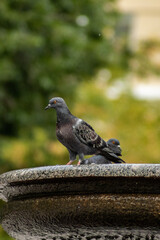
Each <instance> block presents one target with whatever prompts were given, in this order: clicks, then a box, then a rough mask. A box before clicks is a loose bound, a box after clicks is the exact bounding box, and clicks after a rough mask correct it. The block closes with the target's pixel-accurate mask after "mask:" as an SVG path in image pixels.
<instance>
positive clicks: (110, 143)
mask: <svg viewBox="0 0 160 240" xmlns="http://www.w3.org/2000/svg"><path fill="white" fill-rule="evenodd" d="M107 144H108V146H109V147H110V148H111V149H112V150H113V151H114V152H115V153H116V154H117V155H119V156H122V155H121V152H122V149H121V147H120V142H119V140H117V139H115V138H111V139H109V140H108V141H107Z"/></svg>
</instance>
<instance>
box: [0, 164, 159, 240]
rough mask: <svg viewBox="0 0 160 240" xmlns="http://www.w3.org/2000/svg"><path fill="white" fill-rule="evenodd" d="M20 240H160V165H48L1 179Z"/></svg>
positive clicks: (6, 215)
mask: <svg viewBox="0 0 160 240" xmlns="http://www.w3.org/2000/svg"><path fill="white" fill-rule="evenodd" d="M0 198H1V199H2V200H3V201H4V202H5V203H4V206H3V209H2V210H1V224H2V227H3V228H4V230H5V231H6V232H7V233H8V234H9V235H10V236H12V237H13V238H14V239H16V240H56V239H59V240H60V239H61V240H65V239H68V240H72V239H79V240H81V239H82V240H83V239H86V240H91V239H92V240H93V239H94V240H95V239H99V240H100V239H106V240H160V165H159V164H106V165H82V166H48V167H39V168H30V169H22V170H15V171H10V172H7V173H4V174H2V175H0Z"/></svg>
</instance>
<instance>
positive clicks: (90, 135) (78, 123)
mask: <svg viewBox="0 0 160 240" xmlns="http://www.w3.org/2000/svg"><path fill="white" fill-rule="evenodd" d="M50 108H54V109H55V110H56V113H57V122H56V136H57V139H58V140H59V141H60V142H61V143H62V144H63V145H64V146H65V147H66V148H67V149H68V152H69V158H70V160H69V162H68V163H67V165H70V164H72V162H73V161H75V160H76V157H77V155H78V156H79V162H78V165H80V163H81V161H83V160H84V155H93V154H96V155H98V154H100V155H102V156H105V157H106V158H107V159H108V160H110V161H112V162H115V163H120V162H121V163H122V162H124V161H123V160H122V159H121V158H120V157H119V156H117V155H116V154H115V153H114V151H113V150H112V149H111V148H109V147H108V145H107V144H106V142H105V141H104V140H103V139H102V138H101V137H100V136H99V135H98V134H97V133H96V132H95V131H94V129H93V128H92V127H91V126H90V125H89V124H88V123H86V122H85V121H83V120H82V119H80V118H77V117H75V116H74V115H72V114H71V112H70V110H69V109H68V107H67V104H66V103H65V101H64V99H63V98H60V97H54V98H52V99H51V100H50V101H49V104H48V105H47V107H46V108H45V110H47V109H50Z"/></svg>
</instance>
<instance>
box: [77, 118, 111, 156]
mask: <svg viewBox="0 0 160 240" xmlns="http://www.w3.org/2000/svg"><path fill="white" fill-rule="evenodd" d="M73 130H74V133H75V135H76V136H77V138H78V139H79V140H80V141H81V142H83V143H84V144H86V145H88V146H91V147H93V148H97V149H99V148H103V147H107V146H106V143H105V141H104V140H103V139H102V138H101V137H100V136H99V135H98V134H97V133H96V132H95V131H94V129H93V128H92V127H91V126H90V125H89V124H88V123H86V122H85V121H83V120H81V119H79V120H78V121H77V123H76V124H75V126H74V127H73ZM108 149H109V148H108ZM109 151H111V150H109ZM111 152H112V151H111Z"/></svg>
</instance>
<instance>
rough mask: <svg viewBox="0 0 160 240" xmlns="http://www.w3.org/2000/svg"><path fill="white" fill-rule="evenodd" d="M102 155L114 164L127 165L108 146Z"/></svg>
mask: <svg viewBox="0 0 160 240" xmlns="http://www.w3.org/2000/svg"><path fill="white" fill-rule="evenodd" d="M101 154H102V155H103V156H105V157H106V158H107V159H108V160H110V161H112V162H115V163H125V161H124V160H122V159H121V158H120V157H118V156H117V155H116V154H114V153H113V151H112V150H110V149H109V148H108V147H107V145H106V147H104V148H103V149H102V151H101Z"/></svg>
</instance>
